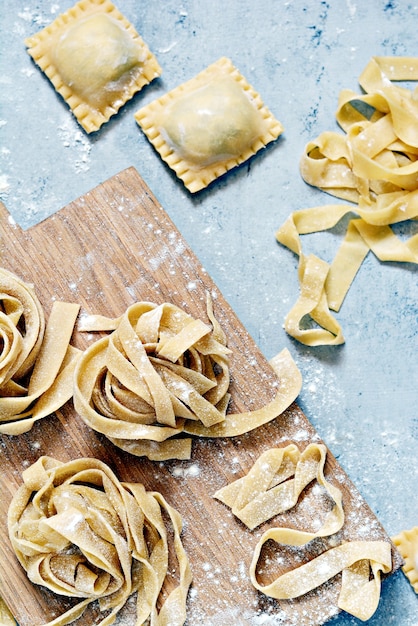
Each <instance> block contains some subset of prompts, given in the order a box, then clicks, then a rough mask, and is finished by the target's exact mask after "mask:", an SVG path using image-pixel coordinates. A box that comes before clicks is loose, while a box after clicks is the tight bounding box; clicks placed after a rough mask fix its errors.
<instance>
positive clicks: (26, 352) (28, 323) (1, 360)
mask: <svg viewBox="0 0 418 626" xmlns="http://www.w3.org/2000/svg"><path fill="white" fill-rule="evenodd" d="M79 308H80V307H79V305H78V304H72V303H67V302H54V304H53V306H52V310H51V313H50V316H49V318H48V322H47V323H46V322H45V315H44V311H43V308H42V306H41V304H40V302H39V300H38V298H37V296H36V294H35V292H34V289H33V287H32V286H31V285H30V284H27V283H25V282H24V281H23V280H21V279H20V278H19V277H17V276H16V275H15V274H12V273H11V272H9V271H8V270H6V269H3V268H0V433H1V434H7V435H19V434H21V433H24V432H27V431H28V430H30V429H31V428H32V426H33V424H34V423H35V422H36V421H37V420H39V419H42V418H43V417H46V416H48V415H50V414H51V413H53V412H54V411H56V410H58V409H59V408H60V407H61V406H63V405H64V404H65V402H67V401H68V400H69V399H70V398H71V396H72V394H73V374H74V368H75V364H76V361H77V357H78V356H79V351H78V350H77V349H76V348H74V347H73V346H71V345H70V339H71V335H72V332H73V329H74V325H75V321H76V318H77V315H78V311H79Z"/></svg>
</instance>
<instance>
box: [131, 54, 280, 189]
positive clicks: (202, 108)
mask: <svg viewBox="0 0 418 626" xmlns="http://www.w3.org/2000/svg"><path fill="white" fill-rule="evenodd" d="M135 119H136V121H137V123H138V124H139V126H140V127H141V128H142V130H143V132H144V133H145V135H146V136H147V138H148V139H149V141H150V142H151V143H152V145H153V146H154V148H155V149H156V150H157V152H158V153H159V154H160V156H161V158H162V159H163V161H165V162H166V163H167V164H168V165H169V166H170V167H171V169H173V170H174V171H175V173H176V174H177V176H178V178H180V179H181V180H182V181H183V183H184V185H185V186H186V188H187V189H188V190H189V191H191V192H192V193H194V192H196V191H200V190H201V189H204V188H205V187H207V186H208V185H209V184H210V183H211V182H212V181H214V180H215V179H216V178H219V176H222V175H223V174H225V173H226V172H227V171H228V170H230V169H232V168H233V167H235V166H237V165H240V164H241V163H243V162H244V161H246V160H247V159H249V158H250V157H252V156H253V155H254V154H256V152H258V151H259V150H260V149H261V148H264V147H265V146H266V145H267V144H268V143H270V142H271V141H274V140H275V139H277V137H278V136H279V135H280V134H281V133H282V132H283V127H282V125H281V124H280V122H279V121H278V120H276V119H275V117H274V116H273V114H272V113H271V112H270V111H269V109H268V108H267V107H266V106H265V105H264V104H263V102H262V100H261V97H260V95H259V94H258V93H257V92H256V91H255V90H254V89H253V87H252V86H251V85H249V84H248V82H247V80H246V79H245V78H244V76H242V75H241V74H240V72H239V71H238V69H237V68H236V67H234V65H233V64H232V62H231V61H230V60H229V59H227V58H225V57H222V58H221V59H219V60H218V61H216V62H215V63H213V64H212V65H209V66H208V67H207V68H206V69H205V70H203V71H202V72H200V73H199V74H197V75H196V76H195V77H194V78H192V79H191V80H189V81H187V82H185V83H183V84H181V85H179V86H178V87H176V88H174V89H173V90H172V91H169V92H168V93H166V94H165V95H163V96H161V97H160V98H158V99H157V100H154V101H153V102H151V103H150V104H148V105H147V106H144V107H143V108H141V109H140V110H139V111H137V112H136V113H135Z"/></svg>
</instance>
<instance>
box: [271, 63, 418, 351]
mask: <svg viewBox="0 0 418 626" xmlns="http://www.w3.org/2000/svg"><path fill="white" fill-rule="evenodd" d="M402 80H414V81H415V80H418V58H409V57H374V58H372V59H371V60H370V62H369V63H368V65H367V66H366V68H365V69H364V71H363V72H362V74H361V76H360V79H359V82H360V85H361V87H362V88H363V89H364V91H365V94H362V95H359V94H356V93H355V92H353V91H351V90H348V89H346V90H343V91H342V92H341V94H340V98H339V103H338V110H337V113H336V118H337V121H338V123H339V125H340V127H341V128H342V129H343V130H344V131H345V133H346V134H345V135H341V134H339V133H336V132H325V133H322V134H321V135H320V136H319V137H318V138H317V139H315V140H314V141H310V142H309V143H308V144H307V145H306V148H305V152H304V155H303V156H302V159H301V163H300V171H301V174H302V177H303V178H304V180H305V181H306V182H307V183H308V184H310V185H313V186H315V187H318V188H320V189H322V190H323V191H326V192H327V193H329V194H331V195H333V196H336V197H338V198H341V199H343V200H347V201H349V202H351V203H353V204H352V205H347V204H330V205H325V206H317V207H312V208H309V209H302V210H300V211H295V212H294V213H293V214H291V215H290V216H289V218H288V219H287V220H286V222H285V223H284V224H283V225H282V226H281V227H280V228H279V229H278V231H277V233H276V238H277V240H278V241H279V242H280V243H281V244H283V245H285V246H286V247H288V248H289V249H290V250H292V251H293V252H294V253H295V254H297V255H298V257H299V270H298V275H299V283H300V290H301V292H300V297H299V299H298V301H297V302H296V304H295V305H294V307H293V308H292V310H291V311H290V312H289V314H288V315H287V316H286V320H285V328H286V331H287V332H288V334H289V335H291V336H292V337H294V338H295V339H297V340H298V341H300V342H301V343H304V344H306V345H312V346H314V345H323V344H328V345H337V344H341V343H344V337H343V334H342V330H341V327H340V325H339V324H338V322H337V321H336V320H335V318H334V316H333V315H332V314H331V313H330V310H333V311H339V309H340V307H341V305H342V303H343V300H344V298H345V295H346V293H347V291H348V289H349V287H350V285H351V283H352V281H353V280H354V278H355V275H356V274H357V272H358V270H359V268H360V266H361V264H362V262H363V260H364V258H365V257H366V255H367V254H368V252H369V251H370V250H371V251H372V252H373V253H374V254H375V255H376V257H377V258H378V259H379V260H381V261H398V262H406V263H417V262H418V235H413V236H411V237H410V238H409V239H408V240H406V241H403V240H401V239H400V238H399V237H397V236H396V235H395V233H394V231H393V229H392V228H391V226H392V225H394V224H397V223H399V222H405V221H407V220H415V219H417V218H418V131H417V128H418V97H417V91H416V90H410V89H407V88H402V87H400V86H397V85H394V84H393V82H392V81H402ZM351 212H354V213H356V214H357V217H355V218H353V219H351V220H350V221H349V224H348V228H347V232H346V236H345V238H344V240H343V242H342V244H341V246H340V248H339V250H338V252H337V254H336V256H335V258H334V260H333V261H332V263H331V264H328V263H326V262H325V261H323V260H322V259H319V258H317V257H316V256H315V255H308V256H305V255H304V253H303V250H302V244H301V239H300V236H301V235H304V234H309V233H313V232H318V231H323V230H327V229H330V228H333V227H334V226H335V225H336V224H337V223H338V222H339V221H340V220H341V219H343V218H344V217H345V216H348V215H349V214H350V213H351ZM306 315H308V316H310V317H311V318H312V320H313V321H314V322H316V324H317V326H318V327H315V328H301V321H302V319H303V318H304V317H305V316H306Z"/></svg>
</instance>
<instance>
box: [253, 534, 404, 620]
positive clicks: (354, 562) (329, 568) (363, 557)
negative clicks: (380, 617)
mask: <svg viewBox="0 0 418 626" xmlns="http://www.w3.org/2000/svg"><path fill="white" fill-rule="evenodd" d="M281 531H282V529H280V528H272V529H270V530H268V531H266V532H265V533H264V534H263V536H262V538H261V539H260V541H259V542H258V544H257V546H256V548H255V550H254V555H253V559H252V562H251V566H250V578H251V582H252V584H253V585H254V587H255V588H256V589H257V590H258V591H260V592H262V593H264V594H266V595H267V596H269V597H271V598H275V599H276V600H292V599H293V598H299V597H300V596H302V595H304V594H306V593H309V592H310V591H313V590H314V589H316V588H317V587H319V586H320V585H323V584H324V583H326V582H327V581H328V580H331V579H332V578H334V576H337V575H338V574H342V577H341V589H340V594H339V597H338V607H339V608H340V609H342V610H344V611H346V612H347V613H350V614H351V615H353V616H354V617H357V618H358V619H360V620H362V621H367V620H368V619H370V618H371V617H372V616H373V614H374V613H375V611H376V609H377V607H378V604H379V600H380V582H381V574H382V573H387V572H389V571H390V568H391V565H392V556H391V544H390V543H389V542H388V541H347V542H346V543H342V544H341V545H339V546H336V547H334V548H330V549H329V550H326V551H325V552H323V553H322V554H320V555H319V556H317V557H315V558H314V559H311V560H309V561H307V562H306V563H304V564H303V565H300V566H299V567H297V568H295V569H293V570H290V571H288V572H285V573H284V574H282V575H281V576H278V577H277V578H276V579H275V580H274V581H273V582H271V583H270V584H267V585H261V584H260V583H259V582H258V579H257V564H258V560H259V557H260V552H261V549H262V547H263V545H264V544H265V543H266V542H267V541H270V540H272V541H275V542H277V543H279V544H280V543H286V544H287V545H291V546H300V545H301V544H300V543H299V541H300V535H294V539H295V543H293V538H292V534H291V532H288V533H287V534H286V537H285V538H284V537H283V534H282V532H281Z"/></svg>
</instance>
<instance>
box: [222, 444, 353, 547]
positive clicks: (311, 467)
mask: <svg viewBox="0 0 418 626" xmlns="http://www.w3.org/2000/svg"><path fill="white" fill-rule="evenodd" d="M326 454H327V450H326V447H325V446H324V445H323V444H316V443H312V444H309V445H308V446H307V447H306V448H305V450H303V451H302V452H301V451H300V450H299V448H298V447H297V446H296V445H295V444H294V443H291V444H289V445H288V446H286V447H285V448H270V449H269V450H266V451H265V452H263V453H262V454H261V455H260V456H259V457H258V459H257V460H256V462H255V463H254V465H253V466H252V468H251V469H250V471H249V472H248V473H247V474H246V475H245V476H243V477H242V478H239V479H238V480H236V481H234V482H232V483H230V484H229V485H226V487H223V488H222V489H219V491H217V492H216V493H215V494H214V497H215V498H217V499H218V500H220V501H221V502H223V503H224V504H226V505H227V506H229V507H230V508H231V510H232V513H233V514H234V515H235V516H236V517H238V519H240V520H241V521H242V522H243V523H244V524H245V525H246V526H248V528H250V529H251V530H252V529H254V528H256V527H257V526H259V525H260V524H262V523H263V522H266V521H267V520H269V519H271V518H272V517H274V516H275V515H278V514H280V513H283V512H284V511H288V510H289V509H291V508H293V507H294V506H295V505H296V503H297V502H298V500H299V497H300V494H301V493H302V491H303V490H304V489H305V487H307V485H309V484H310V483H311V482H312V481H313V480H316V481H317V482H318V484H319V485H321V486H322V487H324V488H325V490H326V492H327V493H328V495H329V496H330V497H331V499H332V500H333V501H334V506H333V508H332V510H331V511H330V512H329V513H328V515H327V521H326V522H325V524H324V525H323V527H322V528H321V531H320V532H319V534H318V533H316V534H315V536H321V537H325V536H328V535H329V534H333V533H335V532H338V530H340V528H341V527H342V525H343V523H344V511H343V507H342V496H341V491H340V490H339V489H338V488H337V487H335V486H334V485H332V484H331V483H330V482H329V481H327V480H326V478H325V475H324V466H325V461H326ZM311 538H312V537H311ZM305 539H306V533H304V537H303V541H305Z"/></svg>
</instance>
